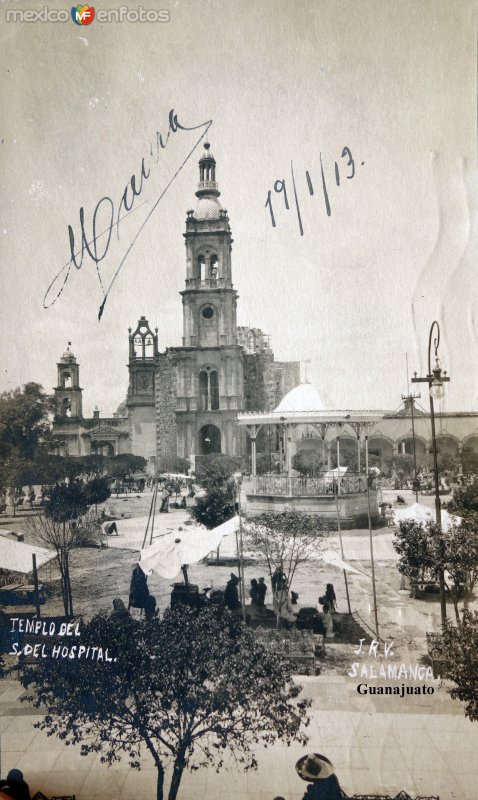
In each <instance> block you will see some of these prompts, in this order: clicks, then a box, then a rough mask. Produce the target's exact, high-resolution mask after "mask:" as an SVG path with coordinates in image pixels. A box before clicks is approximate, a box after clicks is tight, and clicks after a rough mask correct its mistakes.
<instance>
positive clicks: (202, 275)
mask: <svg viewBox="0 0 478 800" xmlns="http://www.w3.org/2000/svg"><path fill="white" fill-rule="evenodd" d="M197 263H198V273H197V274H198V278H199V280H200V281H201V283H202V282H203V281H205V280H206V259H205V258H204V256H203V255H200V256H198V262H197Z"/></svg>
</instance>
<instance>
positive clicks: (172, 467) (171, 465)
mask: <svg viewBox="0 0 478 800" xmlns="http://www.w3.org/2000/svg"><path fill="white" fill-rule="evenodd" d="M190 468H191V464H190V462H189V458H181V457H180V456H161V461H160V466H159V472H160V473H164V472H175V473H179V474H181V475H187V474H188V470H189V469H190Z"/></svg>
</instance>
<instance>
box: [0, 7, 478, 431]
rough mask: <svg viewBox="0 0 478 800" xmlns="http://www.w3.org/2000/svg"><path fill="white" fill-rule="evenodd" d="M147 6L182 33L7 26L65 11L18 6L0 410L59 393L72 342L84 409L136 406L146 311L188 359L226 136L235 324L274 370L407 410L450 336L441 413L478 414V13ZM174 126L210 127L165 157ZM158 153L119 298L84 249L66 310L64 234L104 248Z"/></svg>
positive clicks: (120, 235)
mask: <svg viewBox="0 0 478 800" xmlns="http://www.w3.org/2000/svg"><path fill="white" fill-rule="evenodd" d="M107 2H108V4H107V5H105V7H104V8H106V9H114V8H115V7H116V8H117V7H118V6H119V5H121V4H120V3H116V5H115V3H114V2H113V0H107ZM140 5H142V7H143V8H144V9H156V10H159V9H163V10H167V11H168V14H169V21H168V22H159V21H158V22H129V21H126V20H125V21H123V22H107V23H100V22H99V21H98V20H97V19H95V20H93V22H92V23H91V24H90V25H88V26H86V25H84V26H79V25H76V24H74V22H73V21H72V20H71V18H70V19H69V20H68V21H67V22H65V23H60V22H58V23H54V22H40V21H37V22H18V21H17V22H7V21H6V18H5V13H6V10H7V9H8V10H12V9H22V8H23V9H25V8H26V7H28V8H30V9H42V8H44V7H45V6H47V8H48V9H57V10H58V9H60V10H63V9H64V8H68V9H69V6H67V5H66V4H62V3H58V2H55V1H52V0H50V2H46V0H45V2H41V3H38V4H37V3H35V2H30V0H29V2H28V3H19V2H9V3H6V2H3V3H0V51H1V61H2V63H1V68H2V82H1V86H2V89H1V95H0V96H1V106H0V110H1V114H0V120H1V122H0V124H1V127H2V131H1V135H0V140H1V148H0V153H1V155H2V160H1V173H0V177H1V181H2V189H3V191H2V199H1V205H0V248H1V253H0V270H1V277H2V285H3V287H4V291H3V293H2V295H3V296H2V300H1V312H2V313H1V319H2V322H1V325H2V339H1V341H2V359H1V380H0V391H4V390H8V389H13V388H15V387H16V386H18V385H21V384H23V383H25V382H27V381H30V380H35V381H38V382H40V383H41V384H42V385H43V386H44V387H45V389H46V390H48V391H50V390H51V389H52V388H53V386H54V385H55V383H56V363H57V361H58V360H59V357H60V356H61V354H62V353H63V351H64V350H65V348H66V346H67V342H68V341H71V342H72V345H71V349H72V351H73V352H74V353H75V355H76V357H77V359H78V361H79V363H80V380H81V386H82V387H83V389H84V392H83V398H84V401H83V403H84V413H85V414H91V413H92V410H93V408H94V407H95V406H96V405H97V406H98V408H99V409H100V411H101V414H102V415H103V414H104V415H106V414H108V413H111V412H113V411H114V410H115V409H116V408H117V406H118V405H119V404H120V403H121V402H122V401H123V400H124V399H125V395H126V390H127V385H128V373H127V368H126V365H127V360H128V327H129V326H132V327H134V326H135V324H136V322H137V320H138V318H139V317H140V316H141V315H144V316H146V317H147V318H148V319H149V321H150V323H151V325H152V327H156V326H157V327H158V329H159V346H160V349H161V350H164V349H165V348H166V347H169V346H177V345H179V344H181V336H182V306H181V297H180V295H179V292H180V291H181V290H182V289H183V288H184V280H185V272H186V265H185V248H184V239H183V236H182V234H183V232H184V229H185V218H186V211H187V210H188V209H189V208H193V207H194V205H195V202H196V198H195V196H194V192H195V190H196V185H197V180H198V167H197V161H198V159H199V157H200V155H201V152H202V145H201V143H200V141H199V140H200V138H201V136H202V135H203V133H204V131H205V129H206V127H207V123H209V122H210V121H212V123H211V125H210V127H209V130H208V132H207V137H208V139H209V141H210V143H211V150H212V152H213V153H214V156H215V158H216V162H217V171H216V174H217V179H218V181H219V185H220V189H221V198H220V199H221V202H222V204H223V206H224V207H225V208H227V209H228V213H229V217H230V223H231V228H232V233H233V238H234V244H233V252H232V270H233V280H234V285H235V287H236V289H237V290H238V294H239V300H238V323H239V324H240V325H250V326H251V327H259V328H262V329H263V330H264V331H265V332H266V333H267V334H269V335H270V336H271V342H272V347H273V350H274V353H275V355H276V358H277V359H279V360H302V361H306V360H310V371H309V375H310V379H311V381H312V383H313V384H314V385H315V386H316V388H317V389H318V390H319V392H320V393H321V395H322V396H323V398H324V400H325V403H326V404H327V405H328V407H330V408H341V409H343V408H356V409H359V408H370V409H371V408H373V409H394V408H396V407H397V406H398V405H399V403H400V396H401V394H402V393H405V392H406V391H407V370H406V358H408V364H409V370H408V372H409V374H411V373H412V372H413V371H415V370H417V371H418V372H419V374H424V373H425V372H426V366H427V363H426V362H427V350H428V333H429V329H430V325H431V323H432V321H433V320H434V319H437V320H438V321H439V323H440V327H441V341H440V345H439V355H440V357H441V360H442V364H443V367H444V368H445V369H447V371H448V373H449V375H450V377H451V381H450V383H449V385H448V386H447V391H446V397H445V400H444V401H443V403H442V406H441V410H448V411H460V410H468V411H470V410H472V411H478V399H477V398H478V385H477V371H476V366H475V365H476V363H477V358H478V342H477V323H476V319H477V308H476V298H477V292H476V245H477V207H478V204H477V187H476V167H477V164H476V86H477V81H476V5H475V3H474V2H471V1H470V0H459V1H458V2H454V0H431V1H430V2H428V0H413V1H411V0H410V1H409V0H402V2H400V3H396V2H395V0H377V2H370V1H369V0H362V1H361V2H359V3H357V2H356V0H345V1H344V2H340V3H339V2H331V1H330V0H316V1H315V2H306V0H294V1H292V0H261V1H260V2H257V0H256V2H249V0H241V2H237V0H220V1H219V0H210V2H207V1H206V0H204V1H203V2H200V3H199V2H197V1H196V0H187V2H183V0H177V1H176V2H172V3H169V2H162V0H155V2H153V1H152V0H149V2H148V0H143V2H142V3H137V2H129V3H128V8H129V9H133V10H134V9H136V10H137V9H139V7H140ZM104 8H103V6H101V7H100V6H98V5H96V6H95V9H96V12H97V13H98V11H100V10H104ZM171 109H174V112H175V114H176V115H177V120H178V122H179V123H180V124H181V125H182V126H183V128H191V129H192V128H195V130H182V129H179V130H177V131H176V132H175V133H172V132H171V133H170V136H169V139H168V141H167V144H166V147H165V148H164V149H161V150H160V154H159V158H158V159H156V158H153V159H152V158H151V155H150V149H151V145H152V144H153V153H154V154H155V153H156V141H157V132H162V134H163V141H164V140H165V137H166V134H167V131H168V124H169V122H168V121H169V112H170V110H171ZM198 142H199V143H198ZM195 147H196V149H195V150H194V148H195ZM344 148H348V150H344ZM191 151H193V152H192V154H191ZM342 154H343V155H342ZM188 156H189V157H188ZM351 157H352V158H353V161H354V166H353V168H352V165H351V163H350V159H351ZM143 158H144V163H145V168H144V169H145V172H148V170H149V173H148V178H147V179H145V180H143V186H142V191H141V193H140V194H138V196H137V197H135V198H134V204H133V206H132V208H131V213H129V214H127V215H126V216H125V218H124V219H122V220H121V221H120V223H119V225H118V226H116V225H115V226H114V227H113V229H112V231H111V238H110V241H109V246H108V248H107V250H106V245H107V244H108V233H106V234H105V235H104V236H103V237H100V238H99V239H98V240H97V255H98V253H102V252H103V251H104V250H106V254H105V257H104V259H103V260H102V261H101V263H100V264H99V265H98V269H99V274H100V277H101V280H102V285H103V290H102V288H101V286H100V282H99V278H98V270H97V268H96V265H95V263H94V262H93V260H92V259H91V258H89V257H88V254H87V253H85V254H84V259H83V263H82V266H81V269H76V268H75V266H74V265H71V264H70V270H69V272H68V279H67V281H66V283H64V286H63V288H62V291H61V293H60V294H59V296H58V297H57V299H56V301H55V302H53V303H51V300H52V299H54V298H55V295H56V294H57V293H58V289H59V288H61V287H60V284H59V283H58V282H56V283H55V284H54V288H56V291H50V292H49V293H48V294H47V290H48V287H49V286H50V284H51V283H52V281H53V279H54V278H55V276H56V275H57V274H58V273H60V277H61V278H62V279H63V278H64V277H65V276H66V274H67V273H66V271H63V272H61V270H62V268H64V267H65V265H67V264H68V262H69V261H70V258H71V252H70V242H69V232H68V231H69V226H71V230H72V232H73V234H74V237H75V244H76V246H77V247H80V244H81V228H80V209H81V208H83V209H84V211H83V214H84V226H85V232H86V236H87V239H88V241H91V238H92V225H93V216H94V213H95V208H96V207H97V204H98V203H99V201H100V200H101V199H102V198H106V197H108V198H111V200H103V201H102V203H100V205H99V208H98V211H97V214H96V224H97V231H98V232H100V229H101V231H103V230H109V222H110V219H111V218H113V219H114V220H116V219H117V216H118V213H119V215H120V217H122V215H123V214H124V208H122V206H121V198H122V196H123V193H124V191H125V187H127V186H128V184H130V181H131V176H132V175H135V176H136V178H135V180H136V189H138V187H139V185H140V173H141V165H142V159H143ZM154 161H157V163H154ZM335 162H337V169H338V173H339V182H340V185H337V180H336V173H335ZM322 171H323V178H322ZM292 172H293V175H294V180H295V192H296V195H297V201H296V199H295V193H294V184H293V180H292ZM352 173H353V177H352ZM282 182H283V183H282ZM324 183H325V187H326V189H327V198H328V203H329V211H330V214H328V213H327V207H326V199H325V192H324V188H323V186H324ZM169 184H170V185H169ZM168 185H169V187H168ZM282 186H285V190H286V192H287V200H288V205H289V209H286V207H285V204H284V192H280V191H275V188H276V189H280V188H281V187H282ZM167 187H168V188H167ZM274 187H275V188H274ZM309 187H311V188H309ZM165 189H166V191H165V193H164V194H163V196H162V197H161V199H159V198H160V196H161V195H162V193H163V192H164V190H165ZM269 191H270V192H271V200H270V202H271V204H272V211H273V214H274V221H275V223H276V225H275V227H273V226H272V224H271V213H270V208H269V207H267V206H266V201H267V199H268V192H269ZM311 192H313V194H312V193H311ZM158 199H159V202H157V201H158ZM130 200H131V186H130V188H129V194H127V204H128V206H129V203H130ZM123 205H124V204H123ZM297 205H298V206H299V209H300V214H301V224H302V231H303V235H301V232H300V228H299V220H298V214H297ZM125 256H126V258H125ZM78 259H79V257H78ZM120 265H121V266H120ZM118 267H120V269H119V271H118V272H117V270H118ZM116 272H117V276H116V279H115V280H114V282H113V284H112V285H111V289H110V291H109V292H108V295H107V300H106V303H105V305H104V309H103V314H102V317H101V320H98V311H99V308H100V305H101V303H102V301H103V299H104V288H105V287H108V286H109V285H110V283H111V281H112V279H113V276H114V275H115V273H116ZM45 296H46V301H45ZM45 304H46V305H49V307H48V308H44V305H45ZM406 354H407V356H406ZM422 402H423V403H424V404H426V399H425V400H423V401H422Z"/></svg>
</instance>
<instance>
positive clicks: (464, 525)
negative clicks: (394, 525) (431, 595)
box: [393, 519, 478, 623]
mask: <svg viewBox="0 0 478 800" xmlns="http://www.w3.org/2000/svg"><path fill="white" fill-rule="evenodd" d="M393 546H394V548H395V550H396V551H397V553H398V554H399V556H400V558H399V561H398V570H399V572H400V573H401V574H402V575H406V576H407V577H408V578H409V579H410V580H411V582H412V583H414V582H416V581H419V580H420V581H423V580H425V579H426V578H427V577H428V578H429V579H430V580H435V579H437V578H438V575H439V571H440V570H444V571H445V573H446V575H447V576H448V577H447V579H446V581H445V585H446V587H447V588H448V590H449V592H450V597H451V600H452V602H453V605H454V608H455V616H456V620H457V622H458V623H460V616H459V613H458V600H459V599H460V597H461V596H462V594H463V592H464V593H465V597H467V596H469V595H471V593H472V592H473V589H474V587H475V585H476V583H477V580H478V527H477V526H476V524H475V521H474V520H472V519H464V520H463V521H462V522H461V524H458V525H450V526H449V528H448V529H447V530H443V529H442V528H439V527H438V526H437V525H436V524H435V523H434V522H428V523H427V524H426V525H422V524H418V523H416V522H405V521H402V522H400V525H399V528H398V530H397V532H396V534H395V537H394V540H393Z"/></svg>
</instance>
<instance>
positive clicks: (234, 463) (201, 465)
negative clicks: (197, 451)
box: [196, 453, 240, 486]
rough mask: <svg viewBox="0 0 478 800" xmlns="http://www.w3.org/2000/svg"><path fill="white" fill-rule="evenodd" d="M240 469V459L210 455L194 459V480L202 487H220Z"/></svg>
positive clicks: (223, 455)
mask: <svg viewBox="0 0 478 800" xmlns="http://www.w3.org/2000/svg"><path fill="white" fill-rule="evenodd" d="M239 467H240V459H238V458H234V457H233V456H227V455H225V454H224V453H211V454H210V455H207V456H201V457H199V458H197V459H196V480H197V481H198V483H200V484H201V485H202V486H211V485H215V486H222V485H223V484H224V483H225V482H226V481H227V480H228V479H229V478H231V477H232V476H233V475H234V473H235V472H237V471H238V469H239Z"/></svg>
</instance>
